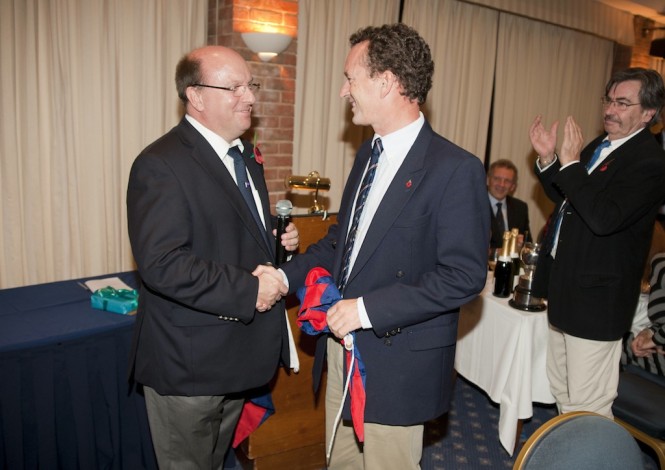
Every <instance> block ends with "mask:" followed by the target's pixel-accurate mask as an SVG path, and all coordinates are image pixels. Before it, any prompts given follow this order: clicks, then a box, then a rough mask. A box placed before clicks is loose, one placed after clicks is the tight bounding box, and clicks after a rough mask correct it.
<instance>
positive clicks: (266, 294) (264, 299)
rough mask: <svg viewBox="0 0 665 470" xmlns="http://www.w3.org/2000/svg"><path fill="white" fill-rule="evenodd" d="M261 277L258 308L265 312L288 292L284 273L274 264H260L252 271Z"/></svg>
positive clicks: (257, 301) (257, 300) (257, 297)
mask: <svg viewBox="0 0 665 470" xmlns="http://www.w3.org/2000/svg"><path fill="white" fill-rule="evenodd" d="M252 275H253V276H256V277H257V278H258V279H259V292H258V294H257V296H256V310H258V311H259V312H265V311H267V310H270V309H271V308H272V306H273V305H275V304H276V303H277V302H279V301H280V300H281V299H282V296H284V295H286V294H287V293H288V287H286V284H284V277H283V275H282V273H280V272H279V271H277V269H275V268H274V267H273V266H269V265H259V266H257V267H256V269H255V270H254V271H253V272H252Z"/></svg>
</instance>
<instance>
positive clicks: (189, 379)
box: [127, 119, 288, 396]
mask: <svg viewBox="0 0 665 470" xmlns="http://www.w3.org/2000/svg"><path fill="white" fill-rule="evenodd" d="M244 145H245V152H244V154H243V156H244V157H245V163H246V164H247V168H248V170H249V172H250V174H251V176H252V179H253V181H254V184H255V186H256V188H257V190H258V192H259V194H260V196H261V202H262V205H263V215H264V217H265V220H266V221H267V222H268V225H269V226H270V220H271V218H270V213H269V207H270V206H269V204H270V203H269V200H268V190H267V188H266V184H265V180H264V177H263V167H262V166H261V165H259V164H258V163H256V161H255V160H253V159H251V158H250V155H251V153H252V148H251V145H250V144H248V143H244ZM127 216H128V227H129V238H130V241H131V245H132V252H133V254H134V259H135V260H136V264H137V267H138V271H139V273H140V275H141V279H142V283H143V284H142V286H141V291H140V298H139V308H138V313H137V321H136V329H135V334H134V344H133V347H132V353H131V358H130V368H131V371H130V373H131V374H132V377H133V378H134V379H135V380H136V381H137V382H139V383H142V384H145V385H148V386H150V387H152V388H154V389H155V390H156V391H157V392H159V393H160V394H168V395H184V396H196V395H225V394H228V393H233V392H242V391H244V390H247V389H251V388H254V387H259V386H262V385H265V384H267V383H268V382H269V381H270V379H271V378H272V377H273V376H274V374H275V372H276V369H277V366H278V363H279V361H280V356H281V357H282V359H283V360H284V362H285V363H287V364H288V359H287V358H288V356H287V355H286V353H287V350H288V346H287V342H286V322H285V317H284V305H283V303H279V304H277V305H276V306H275V307H273V309H272V310H270V311H269V312H267V313H258V312H257V311H255V309H254V307H255V304H256V297H257V292H258V280H257V279H256V278H255V277H254V276H252V274H251V272H252V271H253V270H254V269H255V268H256V266H257V265H259V264H265V263H267V262H272V261H273V259H274V255H273V251H274V245H273V247H271V246H267V245H266V242H265V241H264V238H263V235H262V234H261V232H260V229H259V227H258V225H257V224H256V222H255V221H254V218H253V217H252V215H251V212H250V211H249V208H248V207H247V205H246V203H245V202H244V200H243V198H242V196H241V194H240V192H239V190H238V187H237V186H236V184H235V182H234V181H233V178H232V177H231V175H230V173H229V172H228V170H227V169H226V167H224V164H223V163H222V162H221V160H220V159H219V157H218V156H217V154H216V153H215V151H214V150H213V148H212V147H211V146H210V144H208V142H207V141H206V140H205V139H204V138H203V136H202V135H201V134H200V133H199V132H198V131H196V129H194V127H192V125H191V124H189V122H188V121H187V120H186V119H183V120H182V121H181V122H180V123H179V124H178V125H177V126H176V127H174V128H173V129H172V130H171V131H169V132H168V133H167V134H165V135H164V136H163V137H161V138H160V139H158V140H157V141H155V142H154V143H152V144H151V145H149V146H148V147H147V148H146V149H145V150H143V152H141V154H140V155H139V156H138V157H137V158H136V160H135V161H134V164H133V165H132V169H131V173H130V177H129V185H128V189H127ZM269 237H270V239H271V240H272V242H273V243H274V237H273V236H272V234H269Z"/></svg>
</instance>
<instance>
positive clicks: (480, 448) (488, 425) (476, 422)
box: [224, 376, 665, 470]
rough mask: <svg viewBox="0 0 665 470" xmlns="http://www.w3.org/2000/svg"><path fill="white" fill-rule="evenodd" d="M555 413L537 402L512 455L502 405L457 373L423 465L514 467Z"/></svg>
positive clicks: (233, 468) (648, 453) (465, 469)
mask: <svg viewBox="0 0 665 470" xmlns="http://www.w3.org/2000/svg"><path fill="white" fill-rule="evenodd" d="M556 414H557V412H556V407H555V406H554V405H537V404H534V407H533V417H532V418H531V419H528V420H525V421H524V423H523V426H522V435H521V436H520V442H519V444H518V448H517V451H516V452H515V455H514V456H513V457H511V456H509V455H508V453H507V452H506V451H505V449H504V448H503V447H502V446H501V443H500V442H499V431H498V423H499V406H498V405H496V404H494V403H492V401H491V400H490V399H489V398H488V397H487V395H486V394H485V392H483V391H482V390H480V389H479V388H477V387H476V386H475V385H473V384H471V383H470V382H468V381H467V380H465V379H464V378H463V377H460V376H458V377H457V380H456V381H455V390H454V394H453V403H452V405H451V410H450V413H448V415H446V416H442V417H441V418H439V419H437V420H434V421H430V422H428V423H426V424H425V438H424V448H423V458H422V461H421V469H422V470H495V469H499V470H500V469H512V468H513V464H514V463H515V458H516V457H517V454H519V451H520V449H521V447H522V445H523V444H524V442H525V441H526V440H527V439H528V438H529V436H531V434H533V432H534V431H535V430H536V429H538V428H539V427H540V426H541V425H542V424H543V423H545V422H546V421H548V420H549V419H551V418H553V417H554V416H556ZM640 447H642V450H643V456H644V469H645V470H658V463H657V457H656V455H655V453H654V452H653V451H652V450H651V449H650V448H648V447H643V446H640ZM229 457H231V456H229ZM227 463H228V466H225V467H224V468H225V469H227V470H243V467H242V465H241V464H239V463H238V462H237V461H235V459H233V458H232V457H231V458H230V459H229V462H227ZM298 468H306V467H298ZM273 470H282V469H273ZM284 470H286V469H284ZM289 470H292V469H289ZM317 470H318V469H317ZM320 470H325V469H320ZM386 470H391V469H386ZM571 470H573V469H571ZM626 470H633V469H626ZM635 470H638V469H635ZM663 470H665V469H663Z"/></svg>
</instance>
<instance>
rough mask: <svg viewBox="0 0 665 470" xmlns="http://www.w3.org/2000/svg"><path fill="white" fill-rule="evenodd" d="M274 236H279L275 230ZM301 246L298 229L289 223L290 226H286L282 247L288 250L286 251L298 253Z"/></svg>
mask: <svg viewBox="0 0 665 470" xmlns="http://www.w3.org/2000/svg"><path fill="white" fill-rule="evenodd" d="M272 234H273V235H274V236H277V230H276V229H273V231H272ZM299 244H300V236H299V234H298V229H297V228H296V226H295V224H294V223H293V222H289V225H287V226H286V230H284V233H283V234H282V246H283V247H284V248H286V251H296V250H297V249H298V245H299Z"/></svg>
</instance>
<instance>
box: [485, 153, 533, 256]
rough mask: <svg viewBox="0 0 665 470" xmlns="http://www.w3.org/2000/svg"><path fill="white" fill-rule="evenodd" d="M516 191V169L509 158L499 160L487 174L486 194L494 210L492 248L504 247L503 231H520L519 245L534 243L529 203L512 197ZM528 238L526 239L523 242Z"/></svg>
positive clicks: (491, 166)
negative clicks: (502, 245)
mask: <svg viewBox="0 0 665 470" xmlns="http://www.w3.org/2000/svg"><path fill="white" fill-rule="evenodd" d="M515 188H517V167H516V166H515V164H513V162H511V161H510V160H506V159H501V160H497V161H495V162H494V163H492V164H491V165H490V168H489V171H488V172H487V194H488V196H489V201H490V208H491V211H492V238H491V239H490V248H501V243H502V240H503V232H504V231H506V230H510V229H511V228H517V229H518V230H519V231H520V235H522V237H520V239H519V242H520V243H519V244H520V245H521V244H522V242H523V241H527V242H528V241H531V230H530V229H529V207H528V206H527V204H526V202H524V201H522V200H520V199H517V198H515V197H513V196H512V194H513V193H514V192H515ZM523 237H526V240H524V239H523Z"/></svg>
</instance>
